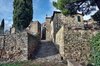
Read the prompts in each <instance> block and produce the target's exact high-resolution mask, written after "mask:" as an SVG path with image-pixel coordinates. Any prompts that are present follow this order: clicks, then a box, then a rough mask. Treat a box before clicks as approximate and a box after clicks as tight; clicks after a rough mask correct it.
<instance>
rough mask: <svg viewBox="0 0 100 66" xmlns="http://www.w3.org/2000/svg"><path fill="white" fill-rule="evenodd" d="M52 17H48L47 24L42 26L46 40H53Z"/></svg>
mask: <svg viewBox="0 0 100 66" xmlns="http://www.w3.org/2000/svg"><path fill="white" fill-rule="evenodd" d="M50 20H51V17H46V22H45V23H43V24H42V37H44V39H45V40H51V25H50Z"/></svg>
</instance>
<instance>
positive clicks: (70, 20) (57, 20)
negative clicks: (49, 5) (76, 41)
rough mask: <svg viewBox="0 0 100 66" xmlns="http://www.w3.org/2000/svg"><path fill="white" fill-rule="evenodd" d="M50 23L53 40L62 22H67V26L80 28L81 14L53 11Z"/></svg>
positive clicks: (81, 22)
mask: <svg viewBox="0 0 100 66" xmlns="http://www.w3.org/2000/svg"><path fill="white" fill-rule="evenodd" d="M50 23H51V37H52V39H53V41H54V42H55V40H56V33H57V32H58V30H59V29H60V28H61V26H62V25H64V24H67V25H68V26H69V28H70V27H72V28H73V29H75V28H77V29H78V28H79V29H82V28H83V16H82V15H80V14H76V15H67V16H64V15H63V14H62V13H61V12H58V11H54V13H53V16H52V19H51V21H50Z"/></svg>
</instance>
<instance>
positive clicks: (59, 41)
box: [56, 25, 99, 64]
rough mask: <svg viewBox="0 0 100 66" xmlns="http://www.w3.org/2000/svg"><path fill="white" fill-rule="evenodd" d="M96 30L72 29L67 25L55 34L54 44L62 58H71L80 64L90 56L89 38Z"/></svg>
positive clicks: (85, 61)
mask: <svg viewBox="0 0 100 66" xmlns="http://www.w3.org/2000/svg"><path fill="white" fill-rule="evenodd" d="M98 32H99V31H98V30H73V29H68V26H67V25H64V26H62V28H61V29H60V30H59V31H58V32H57V34H56V46H57V48H58V50H59V53H60V55H61V56H62V57H63V59H65V60H67V59H70V60H73V61H75V62H78V63H81V64H87V63H88V61H89V57H90V42H89V40H90V39H91V38H92V37H93V36H95V35H96V34H97V33H98Z"/></svg>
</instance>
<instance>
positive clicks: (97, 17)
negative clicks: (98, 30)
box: [92, 10, 100, 22]
mask: <svg viewBox="0 0 100 66" xmlns="http://www.w3.org/2000/svg"><path fill="white" fill-rule="evenodd" d="M92 18H93V19H94V20H95V21H97V22H100V10H99V11H98V12H96V13H95V14H94V15H93V16H92Z"/></svg>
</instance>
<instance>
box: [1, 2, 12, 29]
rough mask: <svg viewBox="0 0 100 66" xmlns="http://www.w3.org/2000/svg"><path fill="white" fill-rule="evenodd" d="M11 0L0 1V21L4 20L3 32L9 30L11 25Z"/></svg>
mask: <svg viewBox="0 0 100 66" xmlns="http://www.w3.org/2000/svg"><path fill="white" fill-rule="evenodd" d="M12 17H13V0H10V1H9V0H0V21H2V19H4V20H5V30H9V29H10V26H11V25H12Z"/></svg>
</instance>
